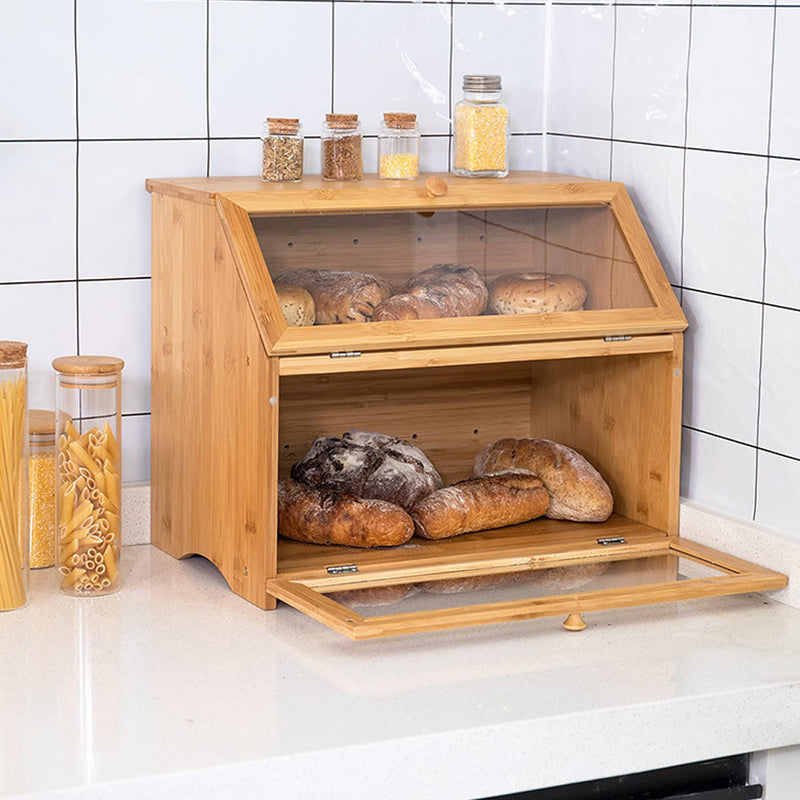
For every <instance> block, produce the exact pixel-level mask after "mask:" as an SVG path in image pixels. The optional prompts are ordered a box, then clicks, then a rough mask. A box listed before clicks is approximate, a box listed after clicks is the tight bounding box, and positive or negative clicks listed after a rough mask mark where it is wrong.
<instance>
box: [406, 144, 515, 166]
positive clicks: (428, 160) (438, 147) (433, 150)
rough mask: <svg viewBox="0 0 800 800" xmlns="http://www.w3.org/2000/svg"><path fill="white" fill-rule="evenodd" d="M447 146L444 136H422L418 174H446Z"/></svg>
mask: <svg viewBox="0 0 800 800" xmlns="http://www.w3.org/2000/svg"><path fill="white" fill-rule="evenodd" d="M448 145H449V139H448V137H446V136H423V137H422V139H421V140H420V143H419V169H420V172H447V171H448V170H449V169H450V159H449V156H448V152H449V147H448ZM517 169H527V167H518V168H517Z"/></svg>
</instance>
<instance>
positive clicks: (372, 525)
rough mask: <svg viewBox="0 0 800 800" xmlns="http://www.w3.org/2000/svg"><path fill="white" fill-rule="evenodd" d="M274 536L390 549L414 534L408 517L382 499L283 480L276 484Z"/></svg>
mask: <svg viewBox="0 0 800 800" xmlns="http://www.w3.org/2000/svg"><path fill="white" fill-rule="evenodd" d="M278 533H279V534H280V535H281V536H285V537H286V538H287V539H294V540H295V541H298V542H311V543H312V544H335V545H343V546H345V547H393V546H395V545H398V544H403V543H404V542H407V541H408V540H409V539H410V538H411V537H412V535H413V534H414V523H413V521H412V519H411V517H409V516H408V514H407V513H406V512H405V511H403V509H402V508H400V506H396V505H394V504H393V503H387V502H385V501H384V500H367V499H365V498H362V497H354V496H353V495H348V494H342V493H341V492H329V491H325V490H320V489H315V488H313V487H311V486H304V485H303V484H302V483H298V482H297V481H293V480H292V479H291V478H287V479H286V480H284V481H281V483H280V484H279V485H278Z"/></svg>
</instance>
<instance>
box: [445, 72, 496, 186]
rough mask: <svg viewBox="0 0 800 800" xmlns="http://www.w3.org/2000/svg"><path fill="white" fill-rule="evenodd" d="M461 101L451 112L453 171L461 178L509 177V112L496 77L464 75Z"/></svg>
mask: <svg viewBox="0 0 800 800" xmlns="http://www.w3.org/2000/svg"><path fill="white" fill-rule="evenodd" d="M463 87H464V99H463V100H461V101H460V102H459V103H457V104H456V107H455V109H454V111H453V117H454V125H455V135H454V139H455V148H454V151H455V155H454V158H453V172H454V173H455V174H456V175H460V176H461V177H463V178H504V177H505V176H506V175H508V109H507V108H506V107H505V106H504V105H503V104H502V103H501V102H500V95H501V93H502V88H503V85H502V79H501V77H500V76H499V75H465V76H464V84H463Z"/></svg>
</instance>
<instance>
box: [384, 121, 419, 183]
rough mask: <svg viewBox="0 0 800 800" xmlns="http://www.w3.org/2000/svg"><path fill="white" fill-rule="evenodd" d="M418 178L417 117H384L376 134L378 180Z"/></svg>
mask: <svg viewBox="0 0 800 800" xmlns="http://www.w3.org/2000/svg"><path fill="white" fill-rule="evenodd" d="M418 175H419V131H418V130H417V115H416V114H405V113H400V112H396V113H390V114H384V115H383V125H382V126H381V129H380V132H379V133H378V177H379V178H384V179H388V180H411V179H413V178H416V177H417V176H418Z"/></svg>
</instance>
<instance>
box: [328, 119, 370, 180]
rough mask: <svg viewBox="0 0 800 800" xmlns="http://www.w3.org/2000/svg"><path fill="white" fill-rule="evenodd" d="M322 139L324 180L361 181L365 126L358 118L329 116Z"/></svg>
mask: <svg viewBox="0 0 800 800" xmlns="http://www.w3.org/2000/svg"><path fill="white" fill-rule="evenodd" d="M321 138H322V177H323V179H324V180H326V181H359V180H361V174H362V163H361V123H360V122H359V121H358V114H326V115H325V122H323V123H322V137H321Z"/></svg>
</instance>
